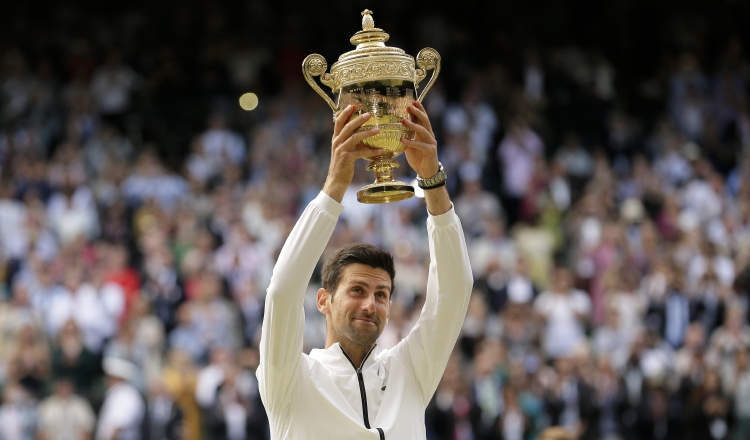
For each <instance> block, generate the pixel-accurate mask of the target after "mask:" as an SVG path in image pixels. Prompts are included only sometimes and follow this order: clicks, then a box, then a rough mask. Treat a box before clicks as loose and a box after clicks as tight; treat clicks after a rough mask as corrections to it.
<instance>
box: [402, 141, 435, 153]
mask: <svg viewBox="0 0 750 440" xmlns="http://www.w3.org/2000/svg"><path fill="white" fill-rule="evenodd" d="M401 142H403V143H404V145H406V146H407V147H409V148H414V149H415V150H419V151H422V152H425V153H434V152H435V149H436V146H435V144H428V143H427V142H421V141H413V140H411V139H407V138H402V139H401Z"/></svg>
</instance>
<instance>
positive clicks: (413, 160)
mask: <svg viewBox="0 0 750 440" xmlns="http://www.w3.org/2000/svg"><path fill="white" fill-rule="evenodd" d="M407 108H408V110H409V113H411V114H412V115H413V116H414V117H415V119H416V122H412V121H409V120H406V119H404V120H402V121H401V123H402V124H404V125H405V126H406V127H407V128H409V129H411V130H414V133H415V136H414V140H411V139H405V138H404V139H401V142H403V143H404V145H406V161H407V162H408V163H409V166H411V167H412V168H413V169H414V171H416V172H417V174H419V177H421V178H423V179H429V178H430V177H432V176H434V175H435V174H437V172H438V170H439V169H440V165H439V164H438V157H437V141H436V140H435V133H434V132H433V131H432V125H431V124H430V118H428V117H427V111H426V110H425V109H424V106H423V105H422V103H421V102H419V101H414V103H412V105H410V106H409V107H407ZM424 200H425V202H427V210H428V211H430V214H432V215H440V214H445V213H446V212H448V211H450V210H451V208H452V207H453V204H452V203H451V200H450V197H449V196H448V190H446V189H445V186H441V187H440V188H435V189H428V190H425V192H424Z"/></svg>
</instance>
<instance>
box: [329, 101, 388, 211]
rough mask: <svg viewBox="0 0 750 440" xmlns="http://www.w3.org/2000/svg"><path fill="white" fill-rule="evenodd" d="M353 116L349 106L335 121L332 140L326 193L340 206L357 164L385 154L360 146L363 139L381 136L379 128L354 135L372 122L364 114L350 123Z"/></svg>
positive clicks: (352, 108) (381, 151)
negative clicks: (355, 162)
mask: <svg viewBox="0 0 750 440" xmlns="http://www.w3.org/2000/svg"><path fill="white" fill-rule="evenodd" d="M353 113H354V106H353V105H350V106H349V107H347V108H346V109H345V110H344V111H343V112H341V114H340V115H339V116H338V117H337V118H336V123H335V124H334V126H333V139H332V141H331V164H330V165H329V167H328V177H327V178H326V183H325V185H323V192H325V193H326V194H328V196H329V197H331V198H332V199H334V200H336V201H337V202H339V203H341V200H342V199H343V198H344V193H345V192H346V189H347V188H348V187H349V184H350V183H352V178H354V161H355V160H357V159H359V158H365V157H372V156H376V155H378V154H383V150H375V149H372V148H367V147H365V146H364V145H362V143H361V142H362V141H363V140H364V139H367V138H368V137H371V136H375V135H376V134H378V132H379V131H380V128H372V129H370V130H367V131H361V132H359V133H355V131H356V130H357V129H358V128H359V127H361V126H362V124H364V123H365V121H367V120H368V119H370V114H369V113H363V114H361V115H359V116H357V117H356V118H354V119H352V120H351V121H349V118H350V117H351V116H352V114H353ZM347 121H349V122H347Z"/></svg>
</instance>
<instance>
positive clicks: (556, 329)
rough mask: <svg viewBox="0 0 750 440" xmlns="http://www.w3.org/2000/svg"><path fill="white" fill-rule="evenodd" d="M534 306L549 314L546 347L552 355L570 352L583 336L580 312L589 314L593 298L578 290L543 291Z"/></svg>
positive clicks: (549, 354) (553, 356)
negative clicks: (561, 291)
mask: <svg viewBox="0 0 750 440" xmlns="http://www.w3.org/2000/svg"><path fill="white" fill-rule="evenodd" d="M534 309H536V311H537V312H538V313H540V314H541V315H542V316H545V317H546V320H547V323H546V326H545V329H544V336H543V347H544V351H545V353H547V355H548V356H549V357H551V358H559V357H565V356H568V355H570V354H571V352H572V351H573V350H574V349H575V348H576V346H577V345H578V344H579V343H580V341H581V340H582V339H583V337H584V336H585V335H584V325H583V323H582V322H581V321H580V319H579V318H578V316H577V315H584V316H585V315H588V313H589V311H590V310H591V300H590V299H589V297H588V295H587V294H586V293H585V292H583V291H581V290H578V289H572V290H571V291H570V292H568V293H557V292H551V291H547V292H543V293H542V294H540V295H539V297H538V298H537V299H536V301H534Z"/></svg>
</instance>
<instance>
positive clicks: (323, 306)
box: [317, 287, 331, 315]
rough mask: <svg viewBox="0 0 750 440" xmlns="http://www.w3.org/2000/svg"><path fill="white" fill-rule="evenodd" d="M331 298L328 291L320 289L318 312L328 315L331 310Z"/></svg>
mask: <svg viewBox="0 0 750 440" xmlns="http://www.w3.org/2000/svg"><path fill="white" fill-rule="evenodd" d="M330 297H331V294H330V292H328V290H326V289H323V288H322V287H321V288H320V289H318V301H317V303H318V310H319V311H320V313H322V314H324V315H327V314H328V310H329V305H330V302H329V301H328V299H329V298H330Z"/></svg>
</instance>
